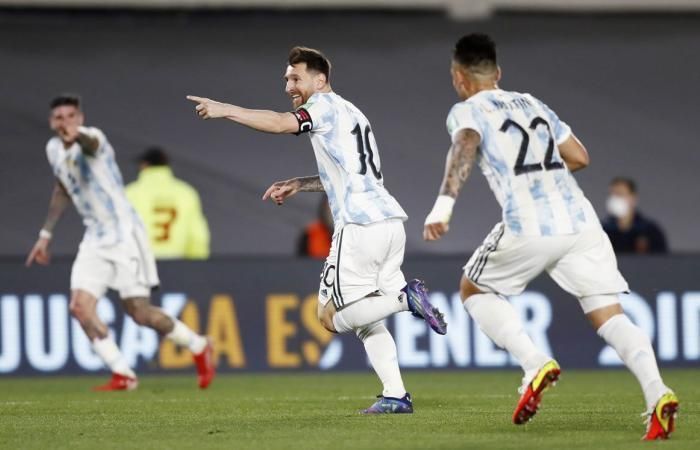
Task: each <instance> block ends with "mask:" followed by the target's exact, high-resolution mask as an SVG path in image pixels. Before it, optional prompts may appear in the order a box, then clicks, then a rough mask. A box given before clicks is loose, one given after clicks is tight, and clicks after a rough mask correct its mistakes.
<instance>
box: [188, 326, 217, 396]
mask: <svg viewBox="0 0 700 450" xmlns="http://www.w3.org/2000/svg"><path fill="white" fill-rule="evenodd" d="M192 357H193V359H194V364H195V365H196V366H197V379H198V381H199V388H200V389H206V388H207V387H208V386H209V385H210V384H211V381H212V380H213V379H214V376H216V366H215V365H214V347H213V346H212V343H211V339H209V338H207V346H206V347H204V350H202V353H198V354H196V355H193V356H192Z"/></svg>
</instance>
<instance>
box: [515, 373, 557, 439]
mask: <svg viewBox="0 0 700 450" xmlns="http://www.w3.org/2000/svg"><path fill="white" fill-rule="evenodd" d="M560 373H561V368H560V367H559V364H557V362H556V361H555V360H551V361H549V362H548V363H547V364H545V365H544V366H542V368H541V369H540V370H539V371H537V374H536V375H535V376H534V378H532V381H530V382H529V383H528V384H527V385H523V386H522V387H521V388H520V389H519V392H520V393H521V394H522V395H521V396H520V401H519V402H518V406H516V407H515V411H513V423H514V424H516V425H522V424H525V423H527V422H528V421H529V420H530V419H532V417H533V416H534V415H535V414H537V408H538V407H539V404H540V402H541V401H542V394H543V393H544V391H545V390H547V388H549V387H550V386H553V385H554V384H556V382H557V380H558V379H559V374H560Z"/></svg>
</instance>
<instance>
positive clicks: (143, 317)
mask: <svg viewBox="0 0 700 450" xmlns="http://www.w3.org/2000/svg"><path fill="white" fill-rule="evenodd" d="M148 309H149V308H148V306H144V305H140V304H134V303H132V304H127V307H126V313H127V314H128V315H129V317H131V319H132V320H133V321H134V322H136V324H137V325H141V326H148V325H150V314H149V311H148Z"/></svg>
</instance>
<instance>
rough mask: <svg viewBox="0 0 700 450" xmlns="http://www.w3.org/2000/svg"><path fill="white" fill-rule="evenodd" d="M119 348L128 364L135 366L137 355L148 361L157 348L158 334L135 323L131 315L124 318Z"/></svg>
mask: <svg viewBox="0 0 700 450" xmlns="http://www.w3.org/2000/svg"><path fill="white" fill-rule="evenodd" d="M119 348H120V349H121V351H122V354H123V355H124V358H125V359H126V362H127V363H128V364H129V366H131V367H132V368H133V367H136V365H137V364H138V361H139V356H141V357H143V359H144V360H146V361H150V360H151V358H153V355H155V354H156V351H157V350H158V334H157V333H156V332H155V330H152V329H150V328H146V327H140V326H138V325H136V322H134V321H133V320H132V319H131V317H128V316H127V317H125V318H124V327H123V328H122V340H121V343H120V345H119Z"/></svg>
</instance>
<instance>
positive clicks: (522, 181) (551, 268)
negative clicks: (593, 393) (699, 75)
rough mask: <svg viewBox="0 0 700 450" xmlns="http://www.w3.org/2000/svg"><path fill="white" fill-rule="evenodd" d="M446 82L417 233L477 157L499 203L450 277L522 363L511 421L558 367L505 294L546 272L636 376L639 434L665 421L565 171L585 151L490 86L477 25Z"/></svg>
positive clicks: (649, 363)
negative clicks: (435, 182) (439, 150)
mask: <svg viewBox="0 0 700 450" xmlns="http://www.w3.org/2000/svg"><path fill="white" fill-rule="evenodd" d="M451 72H452V84H453V86H454V88H455V90H456V91H457V95H458V96H459V98H460V99H461V100H462V101H461V102H459V103H457V104H456V105H455V106H454V107H453V108H452V110H451V111H450V113H449V115H448V117H447V130H448V132H449V134H450V136H451V137H452V146H451V147H450V150H449V152H448V154H447V164H446V169H445V177H444V179H443V181H442V185H441V186H440V195H439V196H438V198H437V201H436V202H435V206H434V207H433V210H432V211H431V212H430V214H429V215H428V217H427V218H426V220H425V228H424V238H425V239H427V240H436V239H440V238H441V237H442V236H443V235H444V234H445V233H446V232H447V230H448V223H449V221H450V215H451V213H452V208H453V206H454V203H455V199H456V198H457V195H458V194H459V191H460V189H461V187H462V185H463V184H464V182H465V181H466V179H467V177H468V176H469V173H470V172H471V169H472V167H473V166H474V163H477V164H478V165H479V167H480V168H481V170H482V172H483V173H484V175H485V176H486V178H487V180H488V182H489V185H490V186H491V190H493V192H494V194H495V196H496V199H497V200H498V202H499V203H500V205H501V207H502V208H503V222H501V223H499V224H498V225H496V226H495V228H494V229H493V231H492V232H491V233H490V234H489V235H488V237H487V238H486V240H485V241H484V243H483V245H481V247H479V248H478V249H477V251H476V252H475V253H474V255H473V256H472V257H471V259H470V260H469V262H468V263H467V265H466V266H465V267H464V274H463V276H462V281H461V285H460V291H461V296H462V300H463V301H464V307H465V308H466V310H467V311H468V312H469V314H470V315H471V316H472V318H473V319H474V320H475V321H476V322H477V324H478V325H479V327H480V328H481V329H482V331H483V332H484V333H485V334H486V335H488V336H489V337H490V338H491V339H492V340H493V341H494V342H495V343H496V344H497V345H498V346H500V347H502V348H505V349H506V350H507V351H508V352H510V353H511V354H512V355H513V356H515V357H516V358H517V360H518V361H519V362H520V365H521V366H522V368H523V371H524V372H525V376H524V378H523V384H522V387H521V394H522V396H521V397H520V401H519V403H518V405H517V407H516V409H515V411H514V413H513V422H515V423H516V424H522V423H526V422H527V421H528V420H530V419H531V418H532V416H534V415H535V413H536V411H537V407H538V404H539V403H540V400H541V397H542V394H543V392H544V391H545V389H547V388H548V387H549V386H550V385H552V384H553V383H554V382H555V381H556V380H557V378H558V376H559V372H560V368H559V365H558V364H557V362H556V361H554V360H553V359H551V358H550V357H549V356H547V355H545V354H544V353H542V352H541V351H540V350H539V349H537V348H536V347H535V345H534V344H533V342H532V340H531V339H530V338H529V337H528V335H527V334H526V333H525V330H524V329H523V323H522V321H521V319H520V317H519V316H518V314H517V312H516V311H515V309H514V308H513V306H512V305H511V304H510V303H509V302H508V301H507V300H506V298H505V297H506V296H510V295H518V294H520V293H521V292H523V290H524V289H525V287H526V286H527V284H528V283H529V282H530V281H531V280H532V279H533V278H535V277H536V276H537V275H539V274H540V273H542V272H543V271H545V270H546V271H547V273H549V275H550V276H551V277H552V278H553V279H554V281H556V282H557V284H559V286H561V287H562V288H563V289H564V290H566V291H567V292H569V293H571V294H573V295H574V296H575V297H577V298H578V299H579V302H580V304H581V308H582V309H583V312H584V313H585V314H586V316H587V317H588V319H589V320H590V322H591V324H592V325H593V327H594V328H595V329H596V330H597V332H598V335H600V336H601V337H602V338H603V339H604V340H605V341H606V342H607V343H608V344H610V346H612V347H613V348H614V349H615V350H616V351H617V353H618V354H619V355H620V357H621V358H622V360H623V361H624V363H625V364H626V365H627V367H628V368H629V369H630V370H631V371H632V373H633V374H634V375H635V376H636V377H637V380H638V381H639V384H640V385H641V387H642V390H643V391H644V398H645V401H646V405H647V406H648V410H647V414H648V418H649V421H648V427H647V433H646V435H645V438H646V439H656V438H666V437H668V435H669V433H671V431H673V427H674V417H675V413H676V410H677V408H678V399H677V397H676V395H675V394H674V393H673V392H672V391H671V390H670V389H669V388H668V387H667V386H666V385H665V384H664V383H663V381H662V380H661V375H660V374H659V369H658V367H657V364H656V358H655V356H654V350H653V349H652V347H651V342H650V341H649V338H648V337H647V336H646V335H645V334H644V332H643V331H642V330H641V329H639V328H638V327H637V326H635V325H634V324H633V323H632V322H631V321H630V320H629V319H628V318H627V316H626V315H625V314H624V312H623V311H622V307H621V306H620V300H619V297H618V295H619V294H620V293H622V292H626V291H627V290H628V286H627V282H626V281H625V279H624V278H623V277H622V275H621V274H620V272H619V271H618V269H617V260H616V259H615V254H614V253H613V250H612V246H611V245H610V241H609V239H608V237H607V235H606V234H605V233H604V232H603V230H602V228H601V226H600V222H599V221H598V218H597V216H596V214H595V211H594V210H593V207H592V206H591V204H590V202H589V201H588V199H586V197H585V196H584V194H583V192H582V191H581V189H580V188H579V187H578V184H577V183H576V180H575V179H574V177H573V176H572V175H571V172H575V171H577V170H580V169H583V168H584V167H586V166H587V165H588V162H589V161H588V153H587V151H586V149H585V148H584V146H583V145H582V144H581V142H580V141H579V140H578V139H577V138H576V136H574V134H573V133H572V132H571V128H570V127H569V126H568V125H567V124H566V123H564V122H563V121H561V120H560V119H559V118H558V117H557V115H556V114H555V113H554V111H552V110H551V109H549V108H548V107H547V106H546V105H545V104H544V103H542V102H541V101H540V100H538V99H537V98H535V97H533V96H532V95H530V94H520V93H518V92H510V91H503V90H501V89H499V87H498V81H499V79H500V77H501V70H500V68H499V66H498V64H497V62H496V47H495V44H494V43H493V41H492V40H491V39H490V38H489V37H488V36H486V35H482V34H472V35H469V36H465V37H463V38H462V39H460V40H459V42H457V46H456V48H455V50H454V54H453V58H452V68H451Z"/></svg>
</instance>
